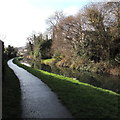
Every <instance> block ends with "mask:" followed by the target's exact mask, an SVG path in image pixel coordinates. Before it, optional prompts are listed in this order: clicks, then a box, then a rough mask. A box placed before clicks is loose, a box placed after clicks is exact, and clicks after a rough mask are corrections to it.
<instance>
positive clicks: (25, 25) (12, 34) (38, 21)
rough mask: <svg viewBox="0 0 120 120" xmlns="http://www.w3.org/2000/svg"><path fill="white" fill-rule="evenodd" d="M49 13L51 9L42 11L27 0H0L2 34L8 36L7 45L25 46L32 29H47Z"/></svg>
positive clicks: (0, 32)
mask: <svg viewBox="0 0 120 120" xmlns="http://www.w3.org/2000/svg"><path fill="white" fill-rule="evenodd" d="M49 14H51V11H45V10H44V11H42V10H41V9H38V8H35V7H33V6H31V5H30V4H28V3H27V2H26V1H25V0H0V18H1V19H0V34H1V36H6V37H5V39H4V42H5V45H8V44H11V45H14V46H23V45H25V43H26V38H27V37H28V36H29V35H30V34H31V33H32V31H36V32H43V31H45V29H46V24H45V19H46V18H47V17H48V16H49ZM1 36H0V37H1ZM0 39H3V37H2V38H0Z"/></svg>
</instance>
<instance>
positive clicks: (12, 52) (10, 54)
mask: <svg viewBox="0 0 120 120" xmlns="http://www.w3.org/2000/svg"><path fill="white" fill-rule="evenodd" d="M16 56H17V48H14V47H13V46H10V45H8V47H7V48H5V49H4V57H5V59H11V58H14V57H16Z"/></svg>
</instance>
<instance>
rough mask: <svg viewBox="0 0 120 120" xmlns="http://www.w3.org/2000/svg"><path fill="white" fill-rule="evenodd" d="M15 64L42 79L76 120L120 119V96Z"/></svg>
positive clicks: (16, 62) (15, 61) (70, 79)
mask: <svg viewBox="0 0 120 120" xmlns="http://www.w3.org/2000/svg"><path fill="white" fill-rule="evenodd" d="M14 63H15V64H17V65H18V66H20V67H22V68H24V69H26V70H27V71H29V72H30V73H32V74H33V75H35V76H37V77H38V78H40V79H41V80H42V81H43V82H44V83H46V84H47V85H48V86H49V87H50V88H51V90H52V91H54V92H55V93H56V94H57V96H58V98H59V99H60V100H61V101H62V103H63V104H64V105H65V106H66V107H67V108H68V109H69V111H70V112H71V113H72V115H73V116H74V117H75V118H118V117H119V114H118V113H119V108H120V104H119V103H118V102H119V100H120V94H117V93H115V92H112V91H110V90H106V89H102V88H98V87H94V86H92V85H89V84H86V83H82V82H79V81H78V80H74V79H72V78H68V77H64V76H61V75H57V74H53V73H49V72H46V71H43V70H38V69H33V68H31V67H27V66H25V65H22V64H20V63H19V62H18V61H17V60H14Z"/></svg>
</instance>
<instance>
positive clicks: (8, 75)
mask: <svg viewBox="0 0 120 120" xmlns="http://www.w3.org/2000/svg"><path fill="white" fill-rule="evenodd" d="M4 69H5V70H4V80H3V83H2V118H3V119H4V118H21V102H20V101H21V91H20V83H19V80H18V79H17V77H16V76H15V74H14V72H13V71H12V70H11V69H10V68H9V67H8V65H7V62H5V63H4Z"/></svg>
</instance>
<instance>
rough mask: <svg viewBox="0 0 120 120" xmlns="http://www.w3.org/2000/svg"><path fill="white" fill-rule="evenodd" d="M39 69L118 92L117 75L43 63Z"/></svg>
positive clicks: (118, 78) (119, 89) (119, 87)
mask: <svg viewBox="0 0 120 120" xmlns="http://www.w3.org/2000/svg"><path fill="white" fill-rule="evenodd" d="M40 69H42V70H45V71H48V72H52V73H55V74H59V75H64V76H66V77H72V78H74V79H77V80H79V81H81V82H84V83H89V84H91V85H94V86H97V87H101V88H104V89H109V90H112V91H115V92H117V93H120V77H117V76H112V75H108V74H97V73H91V72H83V71H78V70H72V69H69V68H61V67H59V68H58V67H56V66H48V65H45V64H42V65H41V67H40Z"/></svg>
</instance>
